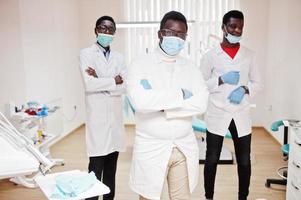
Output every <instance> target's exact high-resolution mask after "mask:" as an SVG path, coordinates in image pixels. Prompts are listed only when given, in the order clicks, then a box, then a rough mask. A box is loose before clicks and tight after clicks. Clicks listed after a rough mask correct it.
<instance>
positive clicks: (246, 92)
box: [241, 85, 250, 94]
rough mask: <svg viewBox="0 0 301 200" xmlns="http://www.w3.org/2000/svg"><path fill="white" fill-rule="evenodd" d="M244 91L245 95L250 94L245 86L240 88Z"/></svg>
mask: <svg viewBox="0 0 301 200" xmlns="http://www.w3.org/2000/svg"><path fill="white" fill-rule="evenodd" d="M241 87H242V88H243V89H244V90H245V94H250V92H249V88H248V87H247V86H244V85H243V86H241Z"/></svg>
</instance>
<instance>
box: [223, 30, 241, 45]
mask: <svg viewBox="0 0 301 200" xmlns="http://www.w3.org/2000/svg"><path fill="white" fill-rule="evenodd" d="M225 32H226V36H225V38H226V39H227V40H228V42H230V43H231V44H237V43H238V42H239V41H240V39H241V36H235V35H232V34H230V33H228V32H227V30H226V28H225Z"/></svg>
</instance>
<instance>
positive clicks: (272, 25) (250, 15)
mask: <svg viewBox="0 0 301 200" xmlns="http://www.w3.org/2000/svg"><path fill="white" fill-rule="evenodd" d="M241 8H242V10H243V11H244V13H245V15H246V20H245V34H244V37H245V39H244V42H246V44H247V45H248V46H249V47H251V48H252V49H254V50H255V51H256V52H257V55H258V58H259V66H260V67H261V72H262V74H263V77H264V80H265V89H264V91H263V92H262V93H261V96H259V97H257V105H258V107H257V108H256V110H255V111H254V112H253V121H254V122H255V124H256V125H260V126H264V127H265V128H266V129H267V130H270V125H271V123H272V122H274V121H276V120H279V119H288V118H289V119H290V118H292V119H301V105H300V102H301V89H300V88H299V86H300V83H299V76H300V74H301V67H300V59H299V58H300V55H301V40H300V38H299V35H300V32H301V23H300V19H301V13H300V9H301V1H299V0H273V1H268V0H266V1H261V0H241ZM272 135H273V136H274V137H276V139H277V140H278V141H279V142H280V143H281V142H282V137H281V136H282V130H281V131H279V132H278V133H272Z"/></svg>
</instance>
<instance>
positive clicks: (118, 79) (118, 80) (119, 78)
mask: <svg viewBox="0 0 301 200" xmlns="http://www.w3.org/2000/svg"><path fill="white" fill-rule="evenodd" d="M115 83H116V85H120V84H122V83H123V79H122V77H121V76H120V75H117V76H115Z"/></svg>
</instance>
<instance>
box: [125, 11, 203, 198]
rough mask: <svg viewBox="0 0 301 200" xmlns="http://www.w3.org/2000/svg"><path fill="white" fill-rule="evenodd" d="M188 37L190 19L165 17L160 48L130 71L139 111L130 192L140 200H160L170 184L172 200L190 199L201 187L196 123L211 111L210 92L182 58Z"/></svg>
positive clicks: (131, 93) (174, 14)
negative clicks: (208, 109)
mask: <svg viewBox="0 0 301 200" xmlns="http://www.w3.org/2000/svg"><path fill="white" fill-rule="evenodd" d="M186 36H187V22H186V18H185V17H184V16H183V15H182V14H181V13H179V12H176V11H171V12H169V13H167V14H165V16H164V17H163V19H162V21H161V25H160V30H159V31H158V38H159V40H160V41H159V45H158V48H157V49H156V50H155V51H154V52H153V53H150V54H147V55H145V56H141V57H139V58H138V59H136V60H134V61H133V62H132V64H131V66H130V68H129V74H128V85H127V91H128V96H129V100H130V102H131V104H132V106H133V107H134V108H135V110H136V113H135V120H136V137H135V143H134V150H133V160H132V166H131V172H130V187H131V188H132V190H133V191H135V192H136V193H138V194H139V195H140V199H152V200H155V199H160V195H161V192H162V188H163V183H164V181H165V179H167V184H168V186H169V188H168V189H169V196H170V199H182V200H186V199H189V198H190V194H191V192H192V191H193V189H194V188H195V186H196V185H197V181H198V177H199V176H198V175H199V173H198V171H199V166H198V161H199V160H198V158H199V150H198V146H197V141H196V138H195V135H194V133H193V130H192V117H193V116H194V115H197V114H201V113H203V112H204V111H205V110H206V107H207V99H208V91H207V86H206V83H205V81H204V80H203V78H202V75H201V71H200V70H199V69H198V68H197V67H196V66H195V65H194V64H193V63H192V62H190V61H189V60H187V59H186V58H183V57H182V56H180V55H179V53H180V51H181V49H182V48H183V47H184V43H185V39H186Z"/></svg>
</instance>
